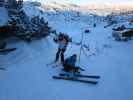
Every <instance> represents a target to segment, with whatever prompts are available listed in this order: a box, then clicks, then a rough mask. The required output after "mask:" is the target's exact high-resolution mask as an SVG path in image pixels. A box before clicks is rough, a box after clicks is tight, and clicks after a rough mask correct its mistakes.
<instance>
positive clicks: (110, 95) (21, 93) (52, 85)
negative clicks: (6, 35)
mask: <svg viewBox="0 0 133 100" xmlns="http://www.w3.org/2000/svg"><path fill="white" fill-rule="evenodd" d="M44 17H45V16H44ZM50 23H54V22H50ZM57 24H58V25H57V26H58V28H57V31H62V32H68V34H70V35H71V36H72V37H73V38H74V39H75V40H77V41H80V40H81V34H80V33H81V32H82V31H83V30H82V29H81V28H80V27H81V25H78V24H71V23H69V24H70V25H71V27H68V28H67V26H66V28H61V26H62V22H57ZM64 24H65V22H64ZM54 25H55V24H54ZM54 25H53V27H54ZM82 25H83V26H82V27H83V28H84V27H85V26H86V25H84V24H83V23H82ZM57 26H55V27H57ZM64 26H65V25H64ZM75 26H77V27H75ZM103 26H104V23H101V24H99V25H97V27H96V28H91V33H89V34H84V40H83V43H85V44H89V46H90V51H89V52H87V54H88V56H86V55H84V53H83V52H82V55H81V61H80V66H81V67H83V68H84V69H85V70H86V71H85V72H83V74H94V75H95V74H96V75H100V76H101V79H100V80H99V83H98V84H97V85H91V84H83V83H78V82H70V81H61V80H54V79H52V75H57V74H58V73H59V72H61V66H59V67H57V68H52V67H50V66H46V64H48V63H50V62H52V61H53V60H54V58H55V54H56V50H57V45H56V44H55V43H54V42H53V40H52V39H51V38H50V37H47V38H46V39H42V40H37V41H34V42H32V43H30V44H27V43H24V42H19V43H15V44H14V43H12V44H9V46H13V47H17V48H18V49H17V50H16V51H15V52H12V53H10V54H8V55H5V56H3V55H0V61H2V62H0V66H2V67H5V68H7V70H6V71H1V70H0V100H73V99H76V100H89V99H91V100H132V99H133V95H132V92H133V86H132V84H133V78H132V76H133V67H132V65H133V62H132V59H133V53H132V49H133V45H132V44H133V41H128V42H116V41H114V40H113V39H112V38H108V37H109V36H110V35H111V29H110V28H106V29H104V28H103ZM79 50H80V46H76V45H73V44H69V47H68V49H67V51H66V53H65V57H68V56H69V55H72V54H73V53H77V54H79ZM92 53H95V55H91V54H92Z"/></svg>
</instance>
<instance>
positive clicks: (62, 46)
mask: <svg viewBox="0 0 133 100" xmlns="http://www.w3.org/2000/svg"><path fill="white" fill-rule="evenodd" d="M56 42H57V43H58V44H59V46H58V51H57V53H56V59H55V62H57V61H58V60H59V57H60V58H61V63H62V64H63V63H64V52H65V51H66V48H67V45H68V40H67V39H66V38H65V37H64V35H63V34H60V36H59V37H58V39H57V40H56Z"/></svg>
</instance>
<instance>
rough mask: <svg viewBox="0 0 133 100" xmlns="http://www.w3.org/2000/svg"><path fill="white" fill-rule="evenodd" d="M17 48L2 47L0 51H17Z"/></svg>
mask: <svg viewBox="0 0 133 100" xmlns="http://www.w3.org/2000/svg"><path fill="white" fill-rule="evenodd" d="M16 49H17V48H6V49H0V53H9V52H12V51H15V50H16Z"/></svg>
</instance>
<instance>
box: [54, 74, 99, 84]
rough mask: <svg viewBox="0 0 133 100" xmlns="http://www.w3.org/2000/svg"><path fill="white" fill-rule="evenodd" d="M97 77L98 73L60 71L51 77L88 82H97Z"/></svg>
mask: <svg viewBox="0 0 133 100" xmlns="http://www.w3.org/2000/svg"><path fill="white" fill-rule="evenodd" d="M99 78H100V76H98V75H82V74H75V75H70V74H62V73H60V74H59V75H58V76H53V79H60V80H69V81H76V82H82V83H89V84H97V83H98V81H97V79H99ZM90 79H93V80H90ZM94 79H95V80H94Z"/></svg>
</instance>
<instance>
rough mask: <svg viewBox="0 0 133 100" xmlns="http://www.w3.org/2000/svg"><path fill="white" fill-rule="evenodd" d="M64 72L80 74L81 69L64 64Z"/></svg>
mask: <svg viewBox="0 0 133 100" xmlns="http://www.w3.org/2000/svg"><path fill="white" fill-rule="evenodd" d="M63 67H64V68H63V70H64V71H66V72H74V73H75V72H77V73H80V67H77V66H70V65H68V64H65V63H64V64H63Z"/></svg>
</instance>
